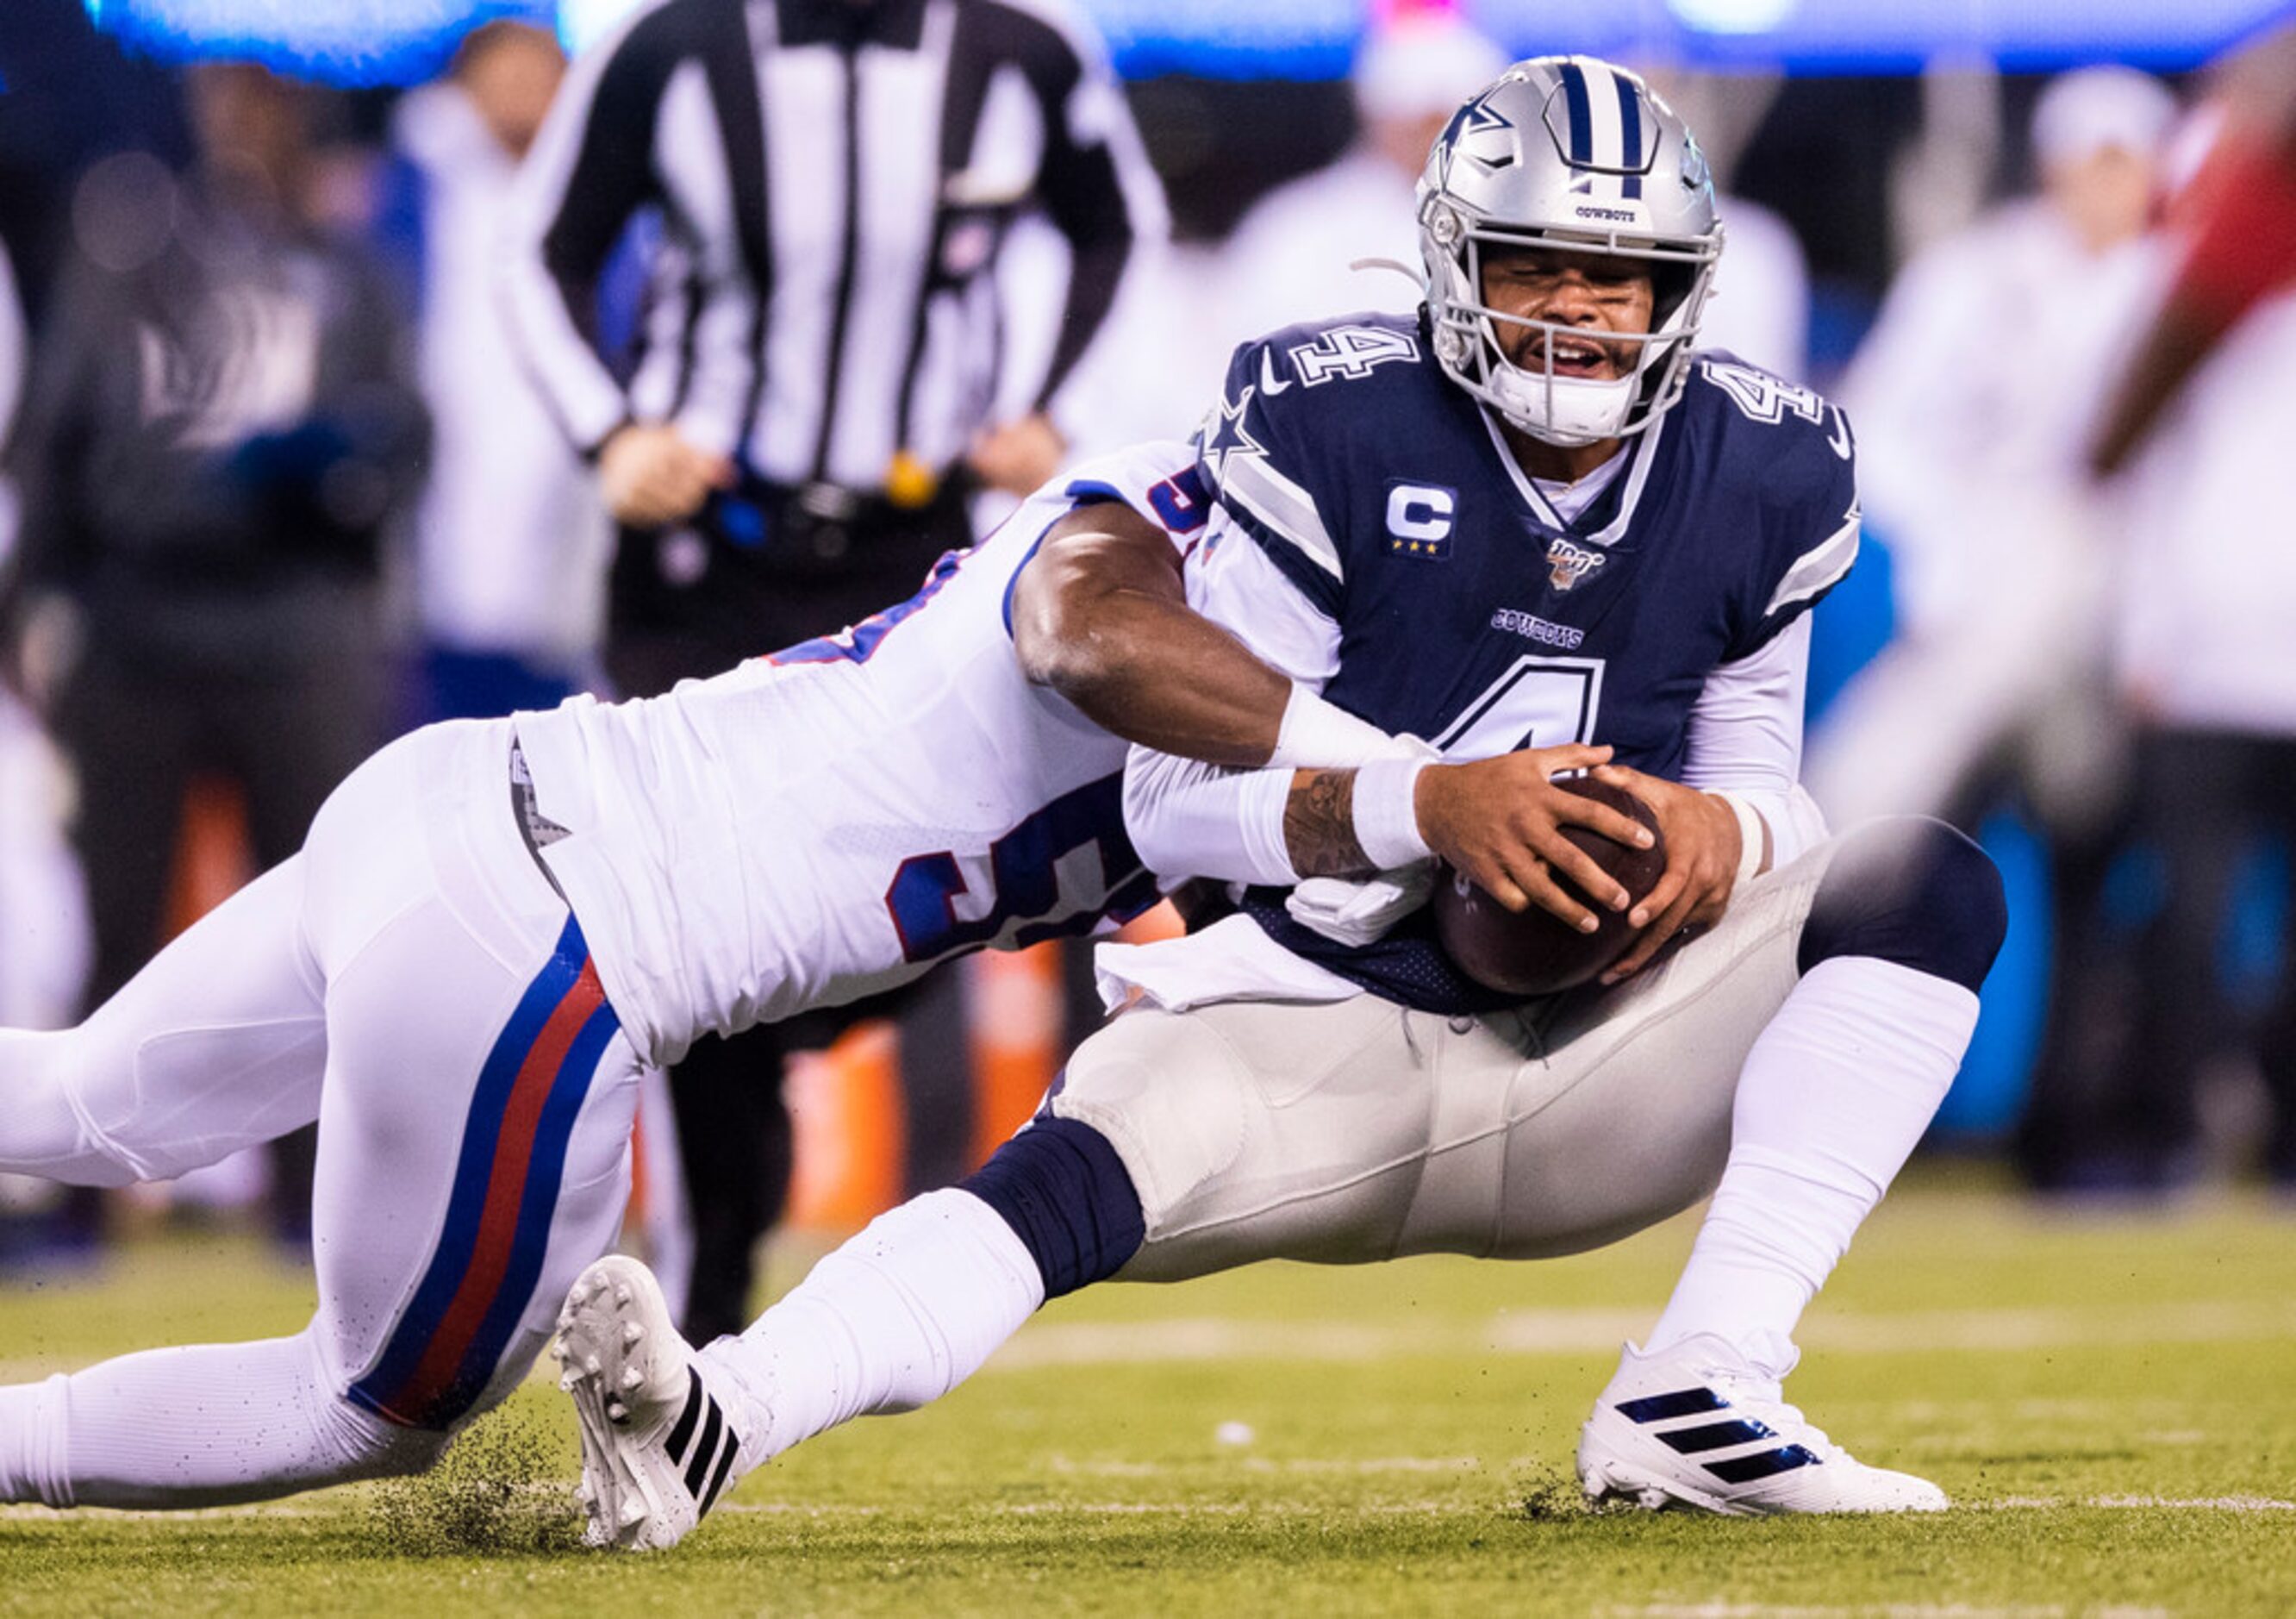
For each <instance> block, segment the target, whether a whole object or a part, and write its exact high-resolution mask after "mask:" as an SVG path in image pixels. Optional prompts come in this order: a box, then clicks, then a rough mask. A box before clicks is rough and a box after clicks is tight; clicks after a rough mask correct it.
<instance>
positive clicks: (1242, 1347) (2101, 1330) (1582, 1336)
mask: <svg viewBox="0 0 2296 1619" xmlns="http://www.w3.org/2000/svg"><path fill="white" fill-rule="evenodd" d="M1652 1314H1653V1312H1652V1311H1651V1310H1648V1309H1635V1310H1622V1309H1612V1308H1603V1309H1585V1310H1512V1311H1506V1312H1505V1313H1504V1314H1502V1315H1499V1316H1497V1317H1494V1318H1492V1319H1489V1320H1488V1321H1486V1322H1484V1323H1482V1324H1480V1326H1478V1325H1473V1324H1470V1323H1466V1322H1460V1323H1457V1324H1441V1323H1434V1324H1430V1323H1423V1322H1415V1323H1407V1324H1397V1323H1387V1322H1380V1323H1366V1322H1364V1321H1360V1320H1352V1321H1331V1320H1323V1321H1318V1320H1294V1321H1242V1320H1234V1319H1223V1318H1218V1317H1186V1316H1182V1317H1176V1318H1172V1319H1166V1320H1161V1321H1142V1322H1122V1323H1119V1322H1103V1321H1075V1322H1070V1321H1040V1322H1037V1323H1036V1324H1034V1325H1032V1326H1030V1327H1028V1328H1027V1329H1026V1330H1025V1331H1023V1332H1022V1333H1021V1335H1019V1336H1017V1337H1016V1338H1014V1339H1013V1342H1011V1343H1010V1344H1006V1345H1005V1347H1004V1348H1003V1349H1001V1350H999V1351H998V1352H996V1356H995V1357H994V1358H993V1359H992V1360H990V1361H989V1362H988V1368H987V1369H988V1371H989V1372H992V1373H994V1372H1000V1371H1002V1372H1029V1371H1036V1370H1037V1369H1040V1368H1044V1367H1047V1366H1090V1365H1116V1364H1126V1365H1141V1364H1160V1363H1168V1362H1182V1361H1210V1360H1316V1361H1346V1362H1359V1361H1367V1360H1386V1359H1390V1358H1391V1357H1395V1356H1400V1355H1447V1354H1476V1353H1489V1352H1498V1353H1503V1354H1564V1353H1581V1352H1612V1351H1615V1350H1616V1349H1617V1348H1618V1346H1619V1344H1620V1343H1621V1342H1623V1341H1624V1340H1626V1339H1628V1338H1631V1337H1635V1336H1638V1335H1640V1334H1642V1333H1643V1332H1644V1331H1646V1330H1648V1328H1649V1326H1650V1323H1651V1319H1652ZM2255 1338H2260V1339H2274V1338H2290V1339H2296V1300H2292V1301H2283V1300H2204V1301H2201V1302H2198V1303H2161V1304H2151V1305H2136V1306H2131V1305H2125V1304H2124V1305H2110V1306H2108V1305H2099V1306H2096V1307H2095V1308H2087V1309H2083V1308H2071V1307H2066V1308H2049V1307H2041V1308H2013V1309H1976V1310H1939V1311H1908V1312H1905V1313H1898V1314H1869V1315H1861V1314H1857V1313H1854V1312H1850V1311H1840V1310H1831V1311H1829V1310H1826V1309H1825V1307H1824V1306H1822V1305H1821V1306H1820V1308H1819V1310H1818V1312H1817V1313H1816V1315H1814V1316H1813V1317H1811V1319H1809V1320H1808V1321H1807V1322H1806V1323H1804V1325H1803V1328H1802V1332H1801V1341H1802V1344H1803V1345H1804V1347H1805V1348H1807V1349H1808V1350H1810V1351H1812V1352H1817V1353H1840V1354H1896V1353H1904V1352H1934V1351H1939V1350H2019V1351H2026V1350H2040V1349H2071V1348H2077V1347H2080V1346H2083V1345H2090V1344H2112V1345H2116V1346H2127V1345H2130V1344H2216V1343H2226V1342H2233V1341H2237V1340H2241V1339H2255Z"/></svg>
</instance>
